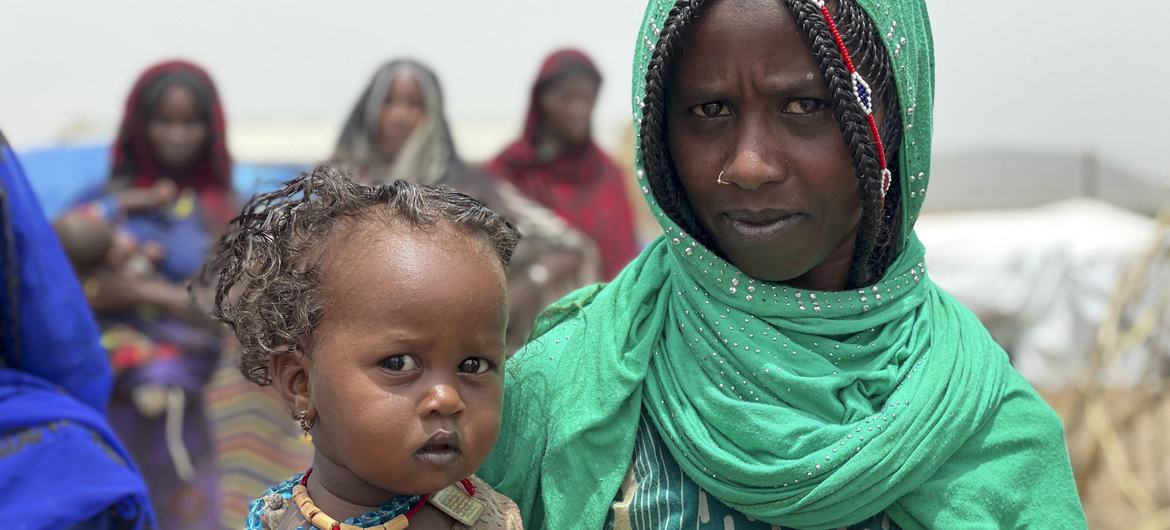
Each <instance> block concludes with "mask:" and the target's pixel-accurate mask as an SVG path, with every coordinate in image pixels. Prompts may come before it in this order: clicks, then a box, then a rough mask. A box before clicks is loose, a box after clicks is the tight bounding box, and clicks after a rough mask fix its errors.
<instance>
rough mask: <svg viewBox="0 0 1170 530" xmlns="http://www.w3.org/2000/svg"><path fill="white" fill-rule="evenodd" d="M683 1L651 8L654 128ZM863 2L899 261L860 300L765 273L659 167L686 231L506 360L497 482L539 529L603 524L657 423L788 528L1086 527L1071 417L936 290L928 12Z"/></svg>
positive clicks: (887, 1)
mask: <svg viewBox="0 0 1170 530" xmlns="http://www.w3.org/2000/svg"><path fill="white" fill-rule="evenodd" d="M673 4H674V2H673V1H670V0H651V1H650V2H649V5H648V7H647V9H646V16H645V20H644V22H643V25H642V30H641V32H640V34H639V36H638V42H637V45H636V50H637V51H636V52H635V63H634V80H635V81H634V91H633V96H634V97H633V101H634V122H635V124H636V125H640V123H641V102H642V98H643V91H644V85H645V82H644V77H645V72H646V68H647V65H648V64H649V61H650V57H651V54H652V52H653V47H654V43H655V42H656V40H657V38H658V33H659V30H660V28H661V27H663V25H664V22H665V19H666V16H667V13H668V12H669V10H670V9H671V8H672V7H673ZM860 4H861V5H862V7H863V8H864V9H865V10H866V11H867V12H868V13H869V15H870V16H871V18H872V19H873V20H874V22H875V24H876V27H877V28H878V31H879V32H881V33H882V34H883V35H882V36H883V37H884V39H885V41H886V46H887V48H888V50H889V52H890V56H891V59H892V61H893V64H894V68H895V71H896V74H895V75H896V82H897V87H898V93H899V97H900V101H901V105H902V111H903V121H904V128H905V129H904V140H903V147H902V149H901V150H900V155H899V156H900V159H899V162H900V165H899V167H900V174H899V175H897V178H899V179H901V180H900V183H901V184H902V185H901V190H902V197H901V199H902V204H903V206H904V207H903V212H904V215H905V219H904V220H905V222H904V226H905V233H904V239H903V241H904V244H903V245H902V247H903V248H902V251H901V253H900V256H899V258H898V259H897V260H896V262H895V263H894V264H893V265H892V266H891V268H890V270H889V271H888V273H887V274H886V276H885V277H884V278H883V279H882V280H881V281H879V282H878V283H877V284H875V285H872V286H868V287H865V288H864V289H859V290H852V291H847V292H814V291H802V290H798V289H793V288H791V287H787V286H784V285H780V284H773V283H766V282H761V281H758V280H755V279H753V278H751V277H748V276H746V275H744V274H743V273H742V272H740V271H739V270H738V269H737V268H736V267H735V266H734V265H732V264H730V263H728V262H726V261H724V260H722V259H720V258H719V257H718V256H717V255H716V254H715V253H713V252H712V251H710V250H709V249H707V248H705V247H704V246H703V245H701V244H699V243H697V242H696V241H695V240H694V239H693V238H692V237H691V236H690V235H689V234H686V233H685V232H683V231H682V230H681V229H680V228H679V226H678V225H677V224H675V223H674V221H672V220H671V219H669V218H668V217H667V216H666V215H665V214H664V213H663V212H662V210H661V209H660V208H659V207H658V205H657V204H656V202H655V200H654V197H653V194H652V193H650V190H649V188H648V186H649V184H648V183H647V181H646V179H645V175H644V173H643V171H641V166H640V162H639V171H638V178H639V180H640V183H641V185H642V191H643V193H644V194H645V197H646V200H647V201H648V202H649V203H650V206H651V209H652V210H653V211H654V213H655V214H656V216H657V218H658V220H659V222H660V223H661V225H662V227H663V230H664V232H665V235H664V236H663V237H661V238H660V239H658V240H657V241H655V242H654V243H653V244H651V245H650V246H649V247H648V248H647V249H646V250H645V251H644V252H643V253H642V255H641V256H640V257H639V258H638V259H637V260H635V261H634V262H633V263H631V264H630V265H629V266H628V267H627V268H626V269H625V270H624V271H623V272H622V273H621V274H620V275H619V276H618V277H617V278H616V279H615V280H614V281H613V282H612V283H610V284H608V285H606V286H595V287H590V288H586V289H583V290H581V291H578V292H576V293H574V294H572V295H570V296H569V297H567V298H566V299H565V300H563V301H562V302H560V303H558V304H557V305H556V306H554V307H553V308H551V309H550V310H549V311H548V312H547V313H546V315H545V317H544V318H543V320H542V321H541V322H540V323H539V324H538V330H537V333H536V334H535V337H536V338H535V339H534V340H533V341H532V342H531V343H530V344H529V345H528V346H527V347H526V348H525V349H524V350H522V351H521V352H520V353H518V354H517V355H516V356H515V357H514V358H513V359H512V360H511V361H509V364H508V366H507V387H506V388H507V395H506V398H505V406H504V415H503V424H502V428H501V434H500V440H499V442H498V443H497V446H496V449H495V452H494V453H493V455H492V456H491V457H490V458H489V460H488V462H487V463H486V464H485V466H484V467H483V469H481V471H480V475H481V476H482V477H484V478H485V479H486V480H488V481H489V482H490V483H492V484H493V485H495V486H496V487H497V488H498V489H499V490H500V491H501V492H503V493H505V494H507V495H509V496H510V497H512V499H514V500H515V501H516V502H517V504H518V505H519V506H520V508H521V510H522V512H523V515H524V518H525V524H526V526H527V527H528V528H536V529H539V528H549V529H553V530H563V529H577V528H581V529H595V528H601V527H602V525H603V524H604V521H605V519H606V516H607V514H608V511H609V509H610V505H611V503H612V502H613V499H614V495H615V493H616V492H617V490H618V487H619V485H620V483H621V481H622V479H623V477H624V476H625V473H626V471H627V469H628V466H629V463H630V457H631V452H632V450H633V444H634V438H635V428H636V425H637V423H638V420H639V417H640V416H641V415H642V414H645V415H646V416H647V417H648V418H649V419H650V420H651V421H652V423H653V425H654V426H655V427H656V428H657V429H658V431H659V433H660V435H661V437H662V439H663V441H664V443H665V444H666V446H667V447H668V449H669V450H670V452H671V454H672V455H673V456H674V457H675V459H676V460H677V461H678V462H679V465H680V466H681V467H682V469H683V470H684V471H685V472H686V474H687V475H688V476H689V477H691V478H692V479H693V480H694V481H695V482H696V483H697V484H698V485H699V486H700V487H702V488H703V489H704V490H705V491H707V492H708V493H709V494H711V495H714V496H715V497H716V498H718V499H719V500H721V501H722V502H724V503H726V504H727V505H728V506H730V507H732V508H734V509H736V510H738V511H740V512H742V513H743V514H745V515H747V516H749V517H753V518H755V519H758V520H762V521H766V522H769V523H772V524H777V525H780V524H782V525H784V526H792V527H799V528H810V529H818V528H837V527H841V526H846V525H848V524H851V523H855V522H858V521H861V520H863V519H866V518H867V517H870V516H872V515H874V514H876V513H879V512H882V511H885V512H886V513H887V514H888V515H889V516H890V517H891V518H892V519H893V520H894V521H895V522H896V523H897V524H898V525H899V526H901V527H903V528H911V529H913V528H1017V527H1036V528H1040V527H1042V528H1062V529H1063V528H1083V527H1084V526H1085V522H1084V515H1083V511H1082V508H1081V505H1080V502H1079V500H1078V498H1077V495H1076V490H1075V485H1074V483H1073V478H1072V472H1071V468H1070V465H1069V459H1068V454H1067V451H1066V449H1065V445H1064V438H1063V432H1062V427H1061V424H1060V420H1059V418H1057V416H1056V415H1055V413H1054V412H1053V411H1052V410H1051V409H1050V408H1049V407H1048V406H1047V405H1046V404H1045V403H1044V402H1043V401H1042V400H1041V399H1040V398H1039V397H1038V396H1037V395H1036V393H1035V391H1034V390H1033V389H1032V388H1031V387H1030V386H1029V385H1028V384H1027V383H1026V382H1025V381H1024V380H1023V379H1022V378H1021V377H1020V376H1019V375H1018V374H1017V373H1016V372H1015V370H1014V369H1012V367H1011V366H1010V364H1009V362H1008V358H1007V355H1006V354H1005V353H1004V351H1003V350H1002V349H1001V348H1000V347H999V346H998V345H996V343H995V342H994V341H993V340H992V338H991V337H990V335H988V333H987V331H986V330H985V329H984V327H983V326H982V325H981V324H980V322H979V321H978V320H977V319H976V317H975V316H974V315H973V314H971V313H970V312H969V311H968V310H966V309H965V308H963V307H962V306H961V305H959V304H958V303H957V302H956V301H954V300H953V299H952V298H951V297H950V296H948V295H947V294H946V293H944V292H942V291H941V290H940V289H938V288H937V287H936V286H935V285H934V284H933V283H932V282H931V281H930V277H929V275H928V273H927V270H926V268H925V266H924V263H923V261H924V253H925V250H924V249H923V247H922V245H921V243H919V242H918V240H917V238H916V237H915V236H914V233H913V225H914V221H915V220H916V219H917V215H918V212H919V211H920V209H921V205H922V201H923V199H924V198H925V193H926V187H927V181H928V178H929V174H930V167H929V164H930V143H931V120H932V117H931V110H932V106H933V93H934V58H933V44H932V38H931V32H930V26H929V22H928V19H927V15H926V8H925V5H924V4H923V3H922V1H921V0H860ZM636 155H637V157H636V158H637V159H638V160H640V159H641V156H640V150H636ZM988 288H989V289H994V288H995V286H994V285H989V286H988Z"/></svg>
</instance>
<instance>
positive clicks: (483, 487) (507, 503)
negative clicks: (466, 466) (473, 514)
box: [455, 475, 524, 530]
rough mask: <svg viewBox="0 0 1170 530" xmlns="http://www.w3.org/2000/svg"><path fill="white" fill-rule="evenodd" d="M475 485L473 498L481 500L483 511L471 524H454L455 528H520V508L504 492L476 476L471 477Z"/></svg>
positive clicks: (508, 529)
mask: <svg viewBox="0 0 1170 530" xmlns="http://www.w3.org/2000/svg"><path fill="white" fill-rule="evenodd" d="M471 483H472V484H474V485H475V498H476V499H478V500H480V501H483V503H484V511H483V514H482V515H480V517H479V520H477V521H476V522H475V523H474V524H472V526H463V525H455V528H456V529H457V530H464V529H469V530H488V529H491V530H499V529H501V528H502V529H505V530H522V529H523V528H524V525H523V524H522V523H521V521H520V508H519V507H517V506H516V503H514V502H512V499H509V498H508V497H507V496H505V495H504V494H502V493H500V492H498V491H496V490H494V489H492V487H491V486H488V484H487V483H486V482H484V481H482V480H480V478H479V477H477V476H474V475H473V476H472V477H471Z"/></svg>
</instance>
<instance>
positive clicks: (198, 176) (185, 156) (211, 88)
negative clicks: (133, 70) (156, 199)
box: [111, 61, 235, 228]
mask: <svg viewBox="0 0 1170 530" xmlns="http://www.w3.org/2000/svg"><path fill="white" fill-rule="evenodd" d="M231 169H232V158H231V155H230V154H228V149H227V134H226V127H225V121H224V113H223V106H222V104H221V103H220V99H219V94H218V92H217V91H216V89H215V83H213V82H212V80H211V76H209V75H208V74H207V72H206V71H205V70H203V69H202V68H200V67H199V66H196V65H195V64H192V63H189V62H186V61H168V62H164V63H160V64H157V65H155V66H152V67H150V68H149V69H147V70H146V71H145V72H143V73H142V75H140V76H139V77H138V81H136V82H135V83H134V87H133V88H132V89H131V90H130V95H129V96H128V97H127V98H126V109H125V114H124V117H123V119H122V126H121V128H120V129H119V131H118V140H117V142H116V143H115V144H114V166H113V170H112V172H111V180H112V184H113V185H114V186H116V187H127V186H131V187H136V188H150V187H152V186H154V185H156V184H157V183H159V182H164V181H169V182H172V183H174V184H175V186H177V187H178V189H179V190H180V191H189V192H191V193H193V194H195V195H196V196H197V197H198V202H199V206H200V207H201V209H202V215H203V217H204V219H205V220H206V221H207V222H208V223H209V224H210V225H212V227H214V228H220V227H222V225H224V224H226V221H228V220H229V219H230V218H231V217H232V215H233V212H234V211H235V204H234V202H233V201H232V199H231V197H232V179H231Z"/></svg>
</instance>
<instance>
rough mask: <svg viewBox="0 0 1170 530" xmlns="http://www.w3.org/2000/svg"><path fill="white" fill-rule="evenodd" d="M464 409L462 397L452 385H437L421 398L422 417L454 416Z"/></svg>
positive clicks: (465, 406)
mask: <svg viewBox="0 0 1170 530" xmlns="http://www.w3.org/2000/svg"><path fill="white" fill-rule="evenodd" d="M466 408H467V405H465V404H464V403H463V397H462V396H460V395H459V390H458V389H457V388H455V386H454V385H450V384H437V385H434V386H432V387H431V388H430V390H429V391H428V392H427V395H426V397H425V398H423V402H422V411H421V412H422V415H423V416H454V415H456V414H459V413H462V412H463V411H464V409H466Z"/></svg>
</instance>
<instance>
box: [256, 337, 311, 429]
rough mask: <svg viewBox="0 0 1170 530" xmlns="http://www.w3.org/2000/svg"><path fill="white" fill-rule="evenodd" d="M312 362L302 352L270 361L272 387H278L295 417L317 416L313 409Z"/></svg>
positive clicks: (269, 369)
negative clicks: (310, 369) (310, 370)
mask: <svg viewBox="0 0 1170 530" xmlns="http://www.w3.org/2000/svg"><path fill="white" fill-rule="evenodd" d="M312 362H313V361H312V360H311V359H309V358H308V356H306V355H305V354H304V353H301V352H300V351H290V352H288V353H285V354H283V355H274V356H273V357H272V358H271V359H269V361H268V373H269V374H271V375H272V385H273V386H274V387H276V391H277V392H278V393H279V394H280V397H281V399H283V400H284V405H285V406H286V407H288V409H289V412H290V413H292V415H293V416H294V417H296V416H298V415H304V416H307V417H308V418H316V416H317V410H316V409H315V408H314V407H313V399H312V397H313V396H312V394H313V385H312V383H311V382H310V381H309V367H310V366H312Z"/></svg>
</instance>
